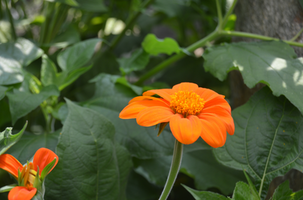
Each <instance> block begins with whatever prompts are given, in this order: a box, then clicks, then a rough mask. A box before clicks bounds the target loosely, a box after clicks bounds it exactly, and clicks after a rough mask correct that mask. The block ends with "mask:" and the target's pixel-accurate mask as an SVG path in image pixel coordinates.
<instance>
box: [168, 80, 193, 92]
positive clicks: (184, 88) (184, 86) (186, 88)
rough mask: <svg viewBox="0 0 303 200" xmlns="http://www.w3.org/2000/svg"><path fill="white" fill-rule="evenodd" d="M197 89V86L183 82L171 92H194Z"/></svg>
mask: <svg viewBox="0 0 303 200" xmlns="http://www.w3.org/2000/svg"><path fill="white" fill-rule="evenodd" d="M197 89H198V85H197V84H195V83H187V82H184V83H179V84H177V85H175V86H174V87H173V89H172V90H173V91H174V92H173V93H175V92H178V91H195V90H197Z"/></svg>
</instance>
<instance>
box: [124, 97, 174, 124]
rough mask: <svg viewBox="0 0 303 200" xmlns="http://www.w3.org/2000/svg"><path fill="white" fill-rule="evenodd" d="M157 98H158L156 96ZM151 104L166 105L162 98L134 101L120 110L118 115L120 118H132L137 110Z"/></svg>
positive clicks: (135, 115) (137, 112)
mask: <svg viewBox="0 0 303 200" xmlns="http://www.w3.org/2000/svg"><path fill="white" fill-rule="evenodd" d="M158 99H159V98H158ZM153 106H163V107H168V105H167V104H166V102H164V101H162V100H141V101H135V102H133V103H131V104H129V105H127V106H126V107H125V108H124V109H123V110H122V111H121V112H120V115H119V117H120V118H121V119H132V118H136V117H137V115H138V114H139V112H141V111H142V110H144V109H145V108H148V107H153Z"/></svg>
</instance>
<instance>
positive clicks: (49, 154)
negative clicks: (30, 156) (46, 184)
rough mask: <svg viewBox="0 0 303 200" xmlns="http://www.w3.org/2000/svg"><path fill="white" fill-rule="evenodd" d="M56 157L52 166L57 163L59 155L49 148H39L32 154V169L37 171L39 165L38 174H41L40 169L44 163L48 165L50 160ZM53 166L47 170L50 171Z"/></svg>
mask: <svg viewBox="0 0 303 200" xmlns="http://www.w3.org/2000/svg"><path fill="white" fill-rule="evenodd" d="M55 158H56V162H55V164H54V166H53V168H54V167H55V166H56V165H57V163H58V161H59V157H58V156H57V155H56V154H55V153H54V152H53V151H51V150H49V149H46V148H40V149H38V151H37V152H36V153H35V155H34V160H33V164H34V170H36V171H37V166H38V167H39V175H41V172H42V170H43V169H44V167H45V166H46V165H48V164H49V163H50V162H52V161H53V160H54V159H55ZM53 168H52V169H51V170H50V171H49V172H51V171H52V170H53Z"/></svg>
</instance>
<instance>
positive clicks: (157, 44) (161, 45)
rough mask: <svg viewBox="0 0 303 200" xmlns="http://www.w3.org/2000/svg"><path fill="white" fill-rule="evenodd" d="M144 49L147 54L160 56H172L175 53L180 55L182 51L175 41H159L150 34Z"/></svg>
mask: <svg viewBox="0 0 303 200" xmlns="http://www.w3.org/2000/svg"><path fill="white" fill-rule="evenodd" d="M142 47H143V49H144V50H145V51H146V52H147V53H149V54H151V55H158V54H159V53H165V54H168V55H171V54H173V53H179V52H180V51H181V48H180V47H179V45H178V43H177V42H176V41H175V40H174V39H172V38H165V39H163V40H161V39H158V38H157V37H156V36H155V35H154V34H148V35H147V36H146V37H145V38H144V40H143V42H142Z"/></svg>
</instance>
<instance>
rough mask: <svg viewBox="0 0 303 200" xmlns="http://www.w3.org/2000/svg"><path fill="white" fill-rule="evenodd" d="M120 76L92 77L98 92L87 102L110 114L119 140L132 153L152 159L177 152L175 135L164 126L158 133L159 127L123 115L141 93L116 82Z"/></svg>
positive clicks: (99, 110) (109, 116) (87, 104)
mask: <svg viewBox="0 0 303 200" xmlns="http://www.w3.org/2000/svg"><path fill="white" fill-rule="evenodd" d="M119 78H120V77H119V76H111V75H107V74H101V75H99V76H97V77H96V78H94V79H93V80H92V81H93V82H95V84H96V92H95V95H94V96H93V98H92V99H91V100H90V101H87V102H85V106H86V107H88V108H91V109H93V110H95V111H97V112H98V113H101V114H102V115H104V116H106V117H107V118H108V119H109V120H110V121H111V122H112V123H113V124H114V125H115V128H116V139H117V141H118V142H119V143H120V144H122V145H123V146H125V147H126V148H127V149H128V150H129V152H130V153H131V155H132V156H135V157H138V158H141V159H149V158H154V157H158V156H162V155H171V154H172V152H173V145H174V137H173V136H172V134H171V133H170V132H169V131H167V130H164V131H163V133H162V134H161V135H160V136H159V137H157V133H158V132H157V129H156V128H155V127H141V126H139V125H138V124H137V123H136V121H135V120H133V119H131V120H124V119H120V118H119V113H120V112H121V110H122V109H123V108H124V107H125V106H127V104H128V102H129V100H130V99H131V98H133V97H135V96H137V94H136V93H135V92H134V91H133V89H132V88H131V87H127V86H126V85H125V84H120V83H116V81H117V80H118V79H119Z"/></svg>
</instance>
